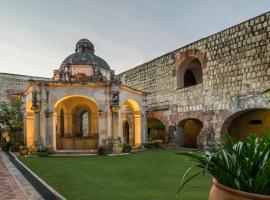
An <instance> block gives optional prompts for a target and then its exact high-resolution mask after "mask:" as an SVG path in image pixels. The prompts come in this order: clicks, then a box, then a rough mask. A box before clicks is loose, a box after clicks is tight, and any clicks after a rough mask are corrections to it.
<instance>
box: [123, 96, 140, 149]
mask: <svg viewBox="0 0 270 200" xmlns="http://www.w3.org/2000/svg"><path fill="white" fill-rule="evenodd" d="M121 110H122V123H123V126H122V128H123V129H122V130H123V137H124V138H123V141H124V142H125V140H126V141H127V137H128V142H129V144H131V145H133V146H140V145H141V113H140V106H139V104H138V103H137V102H136V100H134V99H127V100H126V101H124V103H123V104H122V106H121ZM127 123H128V124H127ZM125 134H126V135H125ZM127 134H128V135H127ZM125 137H126V138H125Z"/></svg>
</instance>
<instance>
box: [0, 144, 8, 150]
mask: <svg viewBox="0 0 270 200" xmlns="http://www.w3.org/2000/svg"><path fill="white" fill-rule="evenodd" d="M0 147H1V149H2V151H9V147H10V144H8V143H1V145H0Z"/></svg>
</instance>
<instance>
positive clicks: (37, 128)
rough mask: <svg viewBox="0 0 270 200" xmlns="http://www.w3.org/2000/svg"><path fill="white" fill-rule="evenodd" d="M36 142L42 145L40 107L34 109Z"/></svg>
mask: <svg viewBox="0 0 270 200" xmlns="http://www.w3.org/2000/svg"><path fill="white" fill-rule="evenodd" d="M33 111H34V144H35V145H40V144H41V141H40V109H34V110H33Z"/></svg>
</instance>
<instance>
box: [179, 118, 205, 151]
mask: <svg viewBox="0 0 270 200" xmlns="http://www.w3.org/2000/svg"><path fill="white" fill-rule="evenodd" d="M202 127H203V124H202V122H201V121H200V120H198V119H193V118H189V119H184V120H182V121H181V122H180V123H179V124H178V127H177V138H178V139H177V140H178V141H177V142H178V144H179V146H182V147H185V148H197V138H198V136H199V134H200V132H201V129H202Z"/></svg>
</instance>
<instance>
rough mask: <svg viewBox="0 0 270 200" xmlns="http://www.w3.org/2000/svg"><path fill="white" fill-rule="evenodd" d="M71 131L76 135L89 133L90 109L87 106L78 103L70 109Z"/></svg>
mask: <svg viewBox="0 0 270 200" xmlns="http://www.w3.org/2000/svg"><path fill="white" fill-rule="evenodd" d="M72 121H73V124H72V125H73V132H74V133H75V135H76V136H78V137H87V136H89V135H90V134H91V110H90V109H89V108H88V107H87V106H82V105H78V106H76V107H75V108H74V109H73V111H72Z"/></svg>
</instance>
